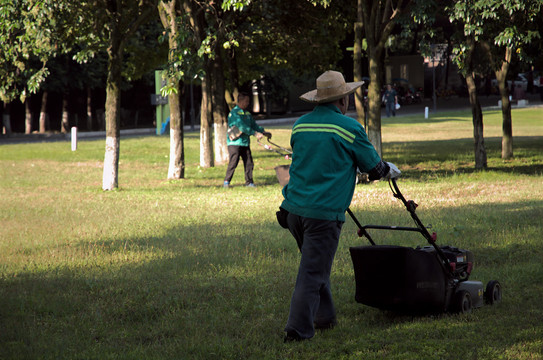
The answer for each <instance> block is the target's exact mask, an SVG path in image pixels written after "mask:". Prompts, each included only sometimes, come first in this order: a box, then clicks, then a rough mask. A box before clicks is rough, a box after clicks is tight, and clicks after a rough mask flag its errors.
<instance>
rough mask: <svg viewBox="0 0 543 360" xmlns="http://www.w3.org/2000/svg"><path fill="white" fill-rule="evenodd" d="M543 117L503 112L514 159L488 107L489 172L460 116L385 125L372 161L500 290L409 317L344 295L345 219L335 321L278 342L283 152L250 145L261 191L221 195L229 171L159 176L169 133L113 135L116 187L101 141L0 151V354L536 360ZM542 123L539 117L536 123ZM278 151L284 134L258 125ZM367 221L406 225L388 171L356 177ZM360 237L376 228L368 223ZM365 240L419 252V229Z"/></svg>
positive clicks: (285, 244)
mask: <svg viewBox="0 0 543 360" xmlns="http://www.w3.org/2000/svg"><path fill="white" fill-rule="evenodd" d="M542 111H543V110H541V109H539V110H538V109H523V110H520V109H519V110H514V112H513V117H514V123H513V124H514V125H513V126H514V133H515V140H514V154H515V157H514V158H513V159H510V160H502V159H501V158H500V151H501V148H500V146H501V145H500V144H501V142H500V138H499V136H500V134H501V117H500V114H499V113H498V112H494V113H488V114H486V113H485V134H488V136H490V137H489V138H488V139H487V141H486V145H487V150H488V165H489V167H488V169H487V170H485V171H476V170H474V160H473V141H472V140H471V136H472V127H471V126H472V125H471V118H470V114H469V113H451V114H444V115H440V117H439V118H431V119H428V120H424V121H422V120H421V119H420V117H419V118H417V117H413V118H410V117H402V118H397V119H395V120H394V122H393V121H390V122H388V121H384V122H383V138H384V144H383V151H384V158H385V159H386V160H388V161H392V162H394V163H396V164H397V165H398V166H399V167H400V169H401V170H402V173H403V176H402V178H400V180H399V186H400V189H401V191H402V192H403V194H404V195H405V197H406V198H408V199H412V200H414V201H415V202H416V203H418V204H419V207H418V209H417V213H418V215H419V217H420V218H421V220H422V221H423V223H424V224H426V225H428V226H430V225H431V231H435V232H436V233H437V234H438V243H440V244H443V245H455V246H458V247H461V248H466V249H470V250H471V251H473V253H474V256H475V267H474V271H473V274H472V279H474V280H480V281H483V282H485V283H486V282H487V281H489V280H491V279H497V280H499V281H500V282H501V283H502V285H503V290H504V300H503V302H502V303H500V304H499V305H497V306H492V307H490V306H487V307H483V308H481V309H478V310H477V311H475V312H474V313H472V314H471V315H463V316H458V315H451V314H443V315H437V316H429V317H417V316H406V315H398V314H392V313H389V312H383V311H380V310H377V309H373V308H369V307H367V306H363V305H361V304H357V303H356V302H355V301H354V285H355V284H354V278H353V271H352V262H351V259H350V254H349V251H348V248H349V246H356V245H361V244H367V240H365V239H364V238H359V237H358V236H357V234H356V226H355V225H354V224H353V222H352V221H351V220H350V219H349V218H347V221H346V223H345V224H344V227H343V231H342V235H341V239H340V245H339V248H338V252H337V255H336V259H335V262H334V268H333V273H332V287H333V292H334V300H335V303H336V306H337V309H338V322H339V323H338V326H337V327H336V328H335V329H334V330H332V331H328V332H319V333H317V335H316V336H315V338H314V339H313V340H312V341H310V342H302V343H294V344H288V345H285V344H283V342H282V335H283V332H282V330H283V327H284V324H285V321H286V318H287V315H288V310H289V309H288V307H289V300H290V296H291V294H292V289H293V286H294V282H295V279H296V269H297V266H298V261H299V256H300V254H299V252H298V249H297V246H296V243H295V241H294V240H293V239H292V236H291V235H290V233H289V232H288V231H287V230H284V229H281V228H280V227H279V226H278V225H277V224H276V220H275V211H276V210H277V209H278V206H279V204H280V203H281V200H282V195H281V192H280V190H281V188H280V186H279V185H278V184H277V179H276V176H275V170H274V167H275V166H277V165H279V164H288V163H289V160H286V159H284V158H283V157H281V156H279V155H277V154H275V153H272V152H269V151H267V150H265V149H264V148H263V147H261V146H259V145H258V144H257V143H255V142H254V141H253V143H252V151H253V155H254V157H255V163H256V166H255V181H256V184H257V186H258V187H257V188H256V189H247V188H245V187H243V186H242V185H243V182H244V180H243V171H242V165H241V164H240V166H239V167H238V170H237V171H236V174H235V177H234V180H233V183H234V185H235V186H234V187H233V188H232V189H223V188H222V179H223V177H224V173H225V171H226V166H225V165H221V166H216V167H214V168H209V169H204V168H201V167H199V165H198V161H199V154H198V149H199V146H198V141H199V137H198V134H197V133H188V134H187V136H186V138H185V145H186V147H185V149H186V172H185V175H186V178H185V179H182V180H167V179H166V175H167V166H168V154H169V149H168V147H169V141H168V139H167V137H156V136H148V137H137V138H127V139H122V141H121V142H122V145H121V153H120V155H121V161H120V166H119V185H120V188H119V190H118V191H112V192H103V191H102V190H101V176H102V161H103V152H104V141H103V140H88V141H81V142H80V144H79V147H78V150H77V151H76V152H71V150H70V148H69V142H53V143H39V144H31V143H26V144H14V145H0V169H2V170H1V172H0V197H1V199H2V200H1V201H0V223H1V224H2V226H1V227H0V321H1V323H2V330H1V331H0V358H6V359H18V358H55V359H58V358H66V359H68V358H70V359H71V358H112V357H116V358H160V359H167V358H172V359H177V358H180V357H181V358H191V359H209V358H220V359H223V358H224V359H234V358H236V359H237V358H246V359H248V358H258V359H260V358H262V359H264V358H270V359H277V358H281V359H287V358H289V359H298V358H304V359H305V358H315V359H316V358H319V359H320V358H330V359H338V358H343V359H359V358H367V359H377V358H387V359H388V358H390V359H413V358H417V359H436V358H440V359H457V358H473V359H495V358H515V359H516V358H518V359H532V358H541V357H543V352H542V350H541V335H542V333H543V325H542V324H543V314H542V312H541V306H540V302H541V301H540V300H541V296H542V295H543V287H542V286H541V284H543V271H542V269H541V257H542V255H543V254H542V250H541V249H542V248H543V246H542V245H543V244H542V239H543V228H542V227H541V219H542V218H543V210H542V209H543V181H542V168H543V153H542V151H541V150H542V146H541V144H542V139H543V128H542V125H541V122H540V119H541V112H542ZM538 119H539V120H538ZM270 129H271V131H272V132H273V141H274V142H276V143H277V144H280V145H283V146H286V147H288V144H289V136H290V129H289V127H288V126H283V127H270ZM351 209H352V210H353V211H354V213H355V215H356V216H357V218H358V219H359V220H360V222H361V223H362V224H378V225H402V226H413V222H412V219H411V218H410V216H409V214H408V213H407V212H406V210H405V209H404V208H403V206H402V204H401V202H399V201H398V200H397V199H395V198H394V197H393V196H392V194H391V192H390V189H389V187H388V183H387V182H385V181H381V182H376V183H372V184H369V185H358V186H357V187H356V190H355V194H354V197H353V201H352V203H351ZM372 234H373V233H372ZM374 238H375V240H376V241H377V242H378V243H388V244H397V245H402V246H417V245H425V240H424V238H422V237H421V236H420V235H419V234H416V233H415V234H409V235H407V234H402V233H400V232H395V233H394V234H389V233H387V232H381V233H375V234H374Z"/></svg>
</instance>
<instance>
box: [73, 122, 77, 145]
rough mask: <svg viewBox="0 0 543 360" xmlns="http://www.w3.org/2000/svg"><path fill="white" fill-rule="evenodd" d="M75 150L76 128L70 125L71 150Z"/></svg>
mask: <svg viewBox="0 0 543 360" xmlns="http://www.w3.org/2000/svg"><path fill="white" fill-rule="evenodd" d="M76 150H77V128H76V127H75V126H73V127H72V151H76Z"/></svg>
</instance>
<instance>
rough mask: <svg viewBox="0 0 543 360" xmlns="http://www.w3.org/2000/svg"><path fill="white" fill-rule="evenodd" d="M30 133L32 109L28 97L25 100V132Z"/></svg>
mask: <svg viewBox="0 0 543 360" xmlns="http://www.w3.org/2000/svg"><path fill="white" fill-rule="evenodd" d="M31 133H32V111H31V110H30V98H28V97H27V98H26V100H25V134H31Z"/></svg>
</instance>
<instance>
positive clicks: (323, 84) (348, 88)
mask: <svg viewBox="0 0 543 360" xmlns="http://www.w3.org/2000/svg"><path fill="white" fill-rule="evenodd" d="M363 83H364V82H363V81H357V82H350V83H346V82H345V78H344V77H343V74H342V73H340V72H338V71H332V70H328V71H326V72H325V73H324V74H322V75H321V76H319V77H318V78H317V88H316V89H315V90H311V91H309V92H306V93H305V94H303V95H302V96H300V99H302V100H303V101H307V102H310V103H316V104H322V103H327V102H332V101H334V100H337V99H341V98H342V97H344V96H346V95H349V94H352V93H354V92H355V90H356V89H357V88H359V87H360V86H362V84H363Z"/></svg>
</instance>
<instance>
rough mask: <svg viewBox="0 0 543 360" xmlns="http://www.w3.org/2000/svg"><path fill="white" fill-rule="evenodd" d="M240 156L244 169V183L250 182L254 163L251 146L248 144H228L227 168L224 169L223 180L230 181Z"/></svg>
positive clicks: (251, 181)
mask: <svg viewBox="0 0 543 360" xmlns="http://www.w3.org/2000/svg"><path fill="white" fill-rule="evenodd" d="M240 157H241V159H242V160H243V168H244V169H245V185H249V184H252V183H253V168H254V163H253V156H252V155H251V148H250V147H248V146H237V145H229V146H228V168H227V169H226V176H225V177H224V181H228V182H230V180H232V177H233V176H234V171H236V167H237V166H238V163H239V158H240Z"/></svg>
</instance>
